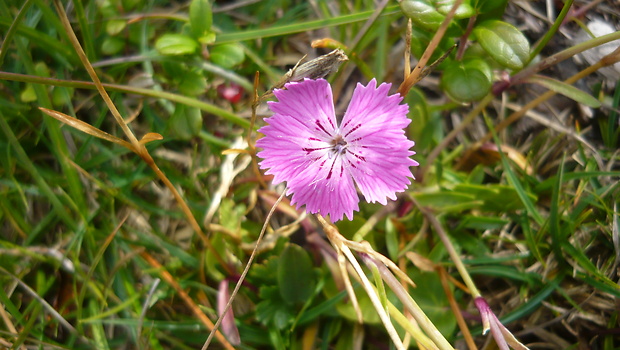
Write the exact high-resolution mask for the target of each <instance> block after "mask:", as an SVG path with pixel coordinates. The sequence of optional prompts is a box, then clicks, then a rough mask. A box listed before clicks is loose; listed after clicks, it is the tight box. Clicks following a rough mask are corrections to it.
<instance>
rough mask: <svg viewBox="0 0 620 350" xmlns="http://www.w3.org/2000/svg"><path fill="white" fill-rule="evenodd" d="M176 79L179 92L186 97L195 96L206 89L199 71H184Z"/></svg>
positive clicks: (205, 83)
mask: <svg viewBox="0 0 620 350" xmlns="http://www.w3.org/2000/svg"><path fill="white" fill-rule="evenodd" d="M178 79H179V91H180V92H181V93H182V94H183V95H186V96H197V95H199V94H201V93H203V92H204V91H205V89H206V88H207V80H206V79H205V77H204V76H203V75H202V74H201V73H200V72H199V71H193V70H188V71H185V72H183V75H182V76H181V77H179V78H178Z"/></svg>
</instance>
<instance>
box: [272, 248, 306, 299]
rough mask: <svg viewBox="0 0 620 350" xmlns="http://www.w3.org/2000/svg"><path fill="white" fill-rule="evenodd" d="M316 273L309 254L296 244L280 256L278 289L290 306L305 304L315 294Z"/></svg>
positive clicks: (285, 249)
mask: <svg viewBox="0 0 620 350" xmlns="http://www.w3.org/2000/svg"><path fill="white" fill-rule="evenodd" d="M314 285H315V281H314V271H313V267H312V261H311V260H310V256H309V255H308V253H307V252H306V251H305V250H304V249H303V248H302V247H300V246H298V245H296V244H289V245H288V246H286V248H284V251H282V254H281V255H280V263H279V264H278V287H279V290H280V295H281V296H282V299H284V301H286V302H287V303H288V304H301V303H304V302H306V301H307V300H308V298H310V296H312V293H313V292H314Z"/></svg>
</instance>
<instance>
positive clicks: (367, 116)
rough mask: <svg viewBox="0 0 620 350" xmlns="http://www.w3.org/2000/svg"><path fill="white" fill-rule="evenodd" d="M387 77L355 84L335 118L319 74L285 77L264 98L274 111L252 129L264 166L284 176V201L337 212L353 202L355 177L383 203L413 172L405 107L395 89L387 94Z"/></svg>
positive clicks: (335, 215) (349, 209)
mask: <svg viewBox="0 0 620 350" xmlns="http://www.w3.org/2000/svg"><path fill="white" fill-rule="evenodd" d="M390 86H391V85H390V84H381V85H379V87H377V82H376V81H375V80H374V79H373V80H371V81H370V82H369V83H368V85H367V86H362V85H361V84H359V83H358V84H357V87H356V88H355V91H354V92H353V97H351V102H350V103H349V107H348V108H347V111H346V112H345V114H344V117H343V118H342V121H341V122H338V121H337V119H336V114H335V112H334V102H333V98H332V90H331V86H330V85H329V83H328V82H327V81H326V80H324V79H318V80H309V79H306V80H304V81H301V82H298V83H289V84H286V85H285V89H282V90H275V91H274V94H275V96H276V97H277V99H278V102H269V108H270V109H271V110H272V111H273V112H274V115H273V116H271V117H270V118H267V119H265V120H266V121H267V123H268V125H266V126H264V127H262V128H261V129H260V130H259V131H260V132H262V133H263V134H264V135H265V137H263V138H262V139H260V140H258V142H257V143H256V145H257V146H258V147H260V148H262V149H263V150H262V151H261V152H259V153H258V156H259V157H261V158H263V161H262V162H261V163H260V166H261V168H262V169H269V170H267V172H266V174H273V175H274V178H273V182H274V184H279V183H281V182H286V183H287V186H288V192H287V195H290V194H292V195H293V196H292V199H291V204H297V207H298V208H299V207H301V206H304V205H305V206H306V210H307V211H308V212H310V213H313V214H314V213H320V214H321V215H328V214H329V216H330V218H331V220H333V221H337V220H341V219H342V217H343V215H346V216H347V218H349V220H352V219H353V211H357V210H359V206H358V203H359V197H358V195H357V190H356V185H357V188H358V189H359V190H360V192H361V193H362V194H363V195H364V197H365V199H366V201H368V202H379V203H381V204H383V205H385V204H387V198H389V199H392V200H395V199H396V192H403V191H404V190H405V189H406V188H407V186H408V185H409V184H410V183H411V181H410V180H409V178H413V175H412V174H411V170H410V169H409V167H410V166H416V165H418V163H417V162H416V161H414V160H412V159H411V158H409V157H410V156H411V155H414V154H415V152H413V151H410V150H409V149H410V148H411V147H412V146H413V145H414V143H413V142H412V141H409V140H408V139H407V137H406V136H405V132H404V130H403V128H404V127H406V126H407V125H409V123H410V122H411V121H410V120H409V119H408V118H407V112H408V111H409V107H408V106H407V105H406V104H400V102H401V101H402V99H403V98H402V97H401V96H400V95H391V96H390V95H388V93H389V90H390Z"/></svg>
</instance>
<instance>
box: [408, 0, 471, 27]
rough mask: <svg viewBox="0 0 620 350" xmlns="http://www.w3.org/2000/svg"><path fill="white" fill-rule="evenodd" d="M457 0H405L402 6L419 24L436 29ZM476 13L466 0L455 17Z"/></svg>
mask: <svg viewBox="0 0 620 350" xmlns="http://www.w3.org/2000/svg"><path fill="white" fill-rule="evenodd" d="M454 2H455V0H403V1H401V2H400V8H401V9H402V11H403V13H404V14H405V15H406V16H407V17H409V18H411V20H412V21H413V22H414V23H415V24H416V25H417V26H418V27H421V28H424V29H427V30H436V29H437V28H439V26H440V25H441V22H443V20H444V19H445V18H446V15H447V14H448V12H449V11H450V9H452V6H453V5H454ZM474 14H475V12H474V10H473V8H472V7H471V6H470V5H469V4H468V3H467V2H466V1H464V3H463V4H461V6H459V8H458V9H457V10H456V14H455V15H454V18H455V19H462V18H468V17H471V16H473V15H474Z"/></svg>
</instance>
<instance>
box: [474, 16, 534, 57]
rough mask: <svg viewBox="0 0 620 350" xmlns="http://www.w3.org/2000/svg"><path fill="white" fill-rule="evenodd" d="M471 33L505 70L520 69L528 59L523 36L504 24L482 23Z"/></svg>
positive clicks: (528, 49)
mask: <svg viewBox="0 0 620 350" xmlns="http://www.w3.org/2000/svg"><path fill="white" fill-rule="evenodd" d="M473 33H474V35H475V36H476V38H477V39H478V42H479V43H480V45H481V46H482V48H484V50H485V51H486V52H487V53H488V54H489V55H490V56H491V57H493V59H494V60H495V61H497V63H499V64H501V65H503V66H505V67H507V68H510V69H521V68H523V66H524V65H525V63H526V62H527V61H528V59H529V57H530V43H529V42H528V41H527V38H526V37H525V35H523V33H521V32H520V31H519V30H518V29H517V28H515V27H514V26H512V25H510V24H508V23H506V22H503V21H498V20H489V21H484V22H482V23H480V24H479V25H477V26H476V28H474V31H473Z"/></svg>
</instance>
